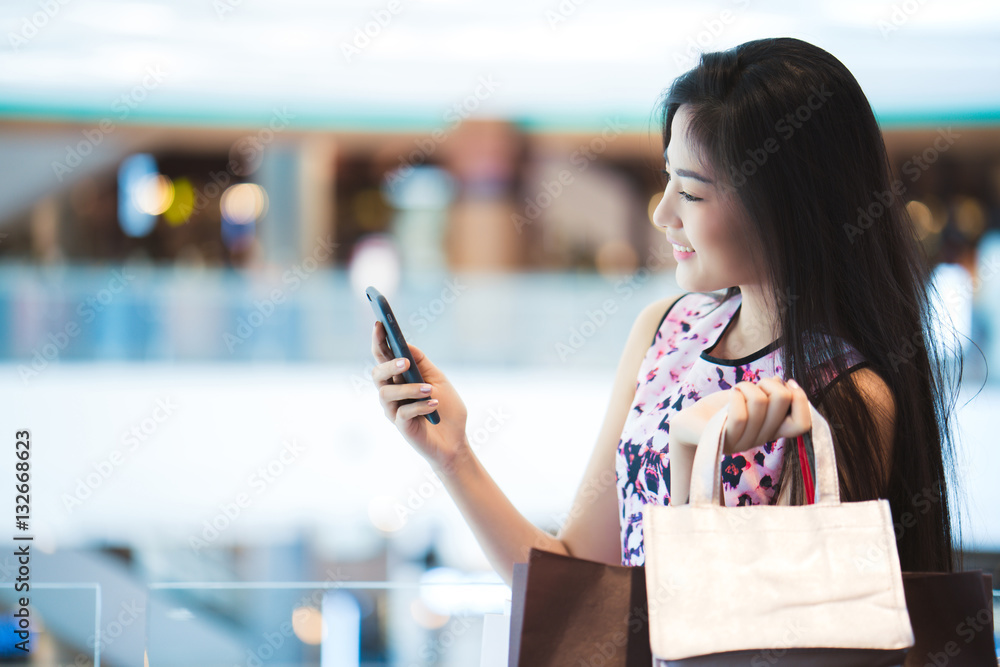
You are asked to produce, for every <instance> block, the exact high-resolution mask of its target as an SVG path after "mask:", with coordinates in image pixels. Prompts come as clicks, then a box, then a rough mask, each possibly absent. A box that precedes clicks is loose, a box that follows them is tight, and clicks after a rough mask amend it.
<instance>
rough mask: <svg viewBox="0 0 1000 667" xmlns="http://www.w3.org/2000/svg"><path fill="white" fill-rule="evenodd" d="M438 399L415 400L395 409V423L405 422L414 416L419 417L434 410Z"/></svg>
mask: <svg viewBox="0 0 1000 667" xmlns="http://www.w3.org/2000/svg"><path fill="white" fill-rule="evenodd" d="M437 407H438V401H437V399H434V398H432V399H431V400H429V401H416V402H413V403H407V404H406V405H403V406H401V407H400V408H399V410H397V411H396V423H397V424H400V422H406V421H409V420H410V419H413V418H414V417H421V416H423V415H428V414H430V413H432V412H434V411H435V410H437Z"/></svg>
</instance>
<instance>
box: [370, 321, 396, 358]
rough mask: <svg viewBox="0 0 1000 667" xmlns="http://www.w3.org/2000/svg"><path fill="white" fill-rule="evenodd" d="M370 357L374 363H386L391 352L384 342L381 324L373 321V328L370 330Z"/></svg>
mask: <svg viewBox="0 0 1000 667" xmlns="http://www.w3.org/2000/svg"><path fill="white" fill-rule="evenodd" d="M372 355H374V357H375V359H376V361H388V360H389V359H392V351H390V350H389V344H388V342H387V341H386V335H385V327H384V326H382V322H380V321H379V320H375V328H374V329H372Z"/></svg>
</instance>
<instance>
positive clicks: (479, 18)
mask: <svg viewBox="0 0 1000 667" xmlns="http://www.w3.org/2000/svg"><path fill="white" fill-rule="evenodd" d="M46 6H47V7H48V10H45V9H44V8H45V7H46ZM390 7H394V8H397V13H396V14H392V13H391V11H390ZM560 8H562V13H560ZM376 12H382V13H383V16H389V17H390V19H389V21H388V22H387V24H386V25H385V26H384V27H382V26H379V27H378V34H376V35H375V36H374V37H373V38H372V39H371V42H370V44H369V45H368V46H366V47H365V48H363V49H360V52H359V53H357V54H355V55H354V56H353V57H352V58H350V60H349V59H348V58H347V57H346V56H345V52H344V46H345V45H351V44H352V41H353V40H354V38H355V34H356V32H355V31H356V29H364V27H365V24H366V23H370V25H371V26H375V25H376V24H375V23H374V18H373V16H374V15H375V13H376ZM907 12H909V13H907ZM894 16H895V21H896V23H898V25H895V24H894V23H893V20H894ZM553 17H557V18H555V19H554V18H553ZM885 26H892V28H894V29H892V30H886V29H885ZM773 36H794V37H799V38H801V39H805V40H807V41H810V42H813V43H815V44H817V45H819V46H822V47H823V48H825V49H827V50H829V51H830V52H831V53H833V54H834V55H836V56H837V57H838V58H840V59H841V60H842V61H843V62H844V63H845V64H846V65H847V66H848V67H849V68H850V69H851V71H852V72H854V73H855V75H856V76H857V78H858V80H859V81H860V83H861V85H862V87H863V88H864V89H865V91H866V92H867V94H868V95H869V99H870V100H871V101H872V104H873V106H874V107H875V109H876V112H877V113H878V114H879V116H880V120H882V122H883V123H884V124H890V125H899V124H906V123H908V122H917V123H920V124H924V125H927V124H935V123H939V122H946V121H948V120H951V119H955V118H965V119H977V118H978V119H980V120H985V121H987V122H991V123H993V124H996V123H998V122H1000V3H997V2H995V1H992V2H982V1H981V2H975V1H972V0H954V1H952V2H931V1H930V0H897V2H867V1H865V2H862V1H860V0H836V1H834V0H823V1H820V2H790V1H783V0H781V1H776V2H755V1H753V0H725V1H714V2H699V3H697V4H696V3H693V2H692V3H679V2H673V1H669V2H667V1H663V0H660V1H654V0H633V1H632V2H629V3H620V2H619V3H615V2H610V1H608V0H543V1H542V2H530V1H528V0H505V1H504V2H460V1H458V0H393V1H392V2H390V0H373V1H371V2H343V1H340V2H330V1H321V0H282V1H281V2H278V1H277V0H173V1H171V0H148V1H144V2H132V1H129V0H5V1H4V2H3V3H2V4H0V118H5V117H6V118H44V117H58V118H69V119H77V120H80V119H86V120H95V121H96V120H99V119H102V118H108V119H110V120H112V121H114V122H122V123H131V122H150V121H154V122H159V121H166V122H171V123H193V124H209V125H212V124H224V125H231V124H242V123H263V122H267V120H268V119H269V118H271V117H272V116H273V114H274V109H275V108H278V109H285V110H286V111H287V113H288V114H290V115H291V116H294V118H292V119H291V122H292V125H293V126H295V127H316V128H332V127H352V126H353V127H360V126H368V127H375V128H379V127H381V128H402V127H412V128H420V127H437V126H447V125H448V124H449V122H450V120H449V119H451V118H453V117H451V116H447V115H446V114H447V112H448V110H449V109H450V108H451V107H452V106H453V105H455V104H456V103H458V102H461V101H462V100H463V99H465V98H467V97H468V96H470V95H474V94H475V92H476V88H477V86H479V85H480V82H481V81H482V80H492V81H494V82H495V84H496V85H495V89H494V90H493V91H492V92H490V93H488V94H485V95H483V97H484V99H482V100H480V101H477V105H478V108H477V109H476V110H475V115H477V116H502V117H507V118H513V119H516V120H521V121H523V122H525V123H529V124H535V125H541V126H555V127H579V128H599V127H601V126H602V125H603V123H604V122H605V121H606V119H607V118H608V117H610V116H615V115H617V116H620V117H621V118H622V119H624V120H626V121H627V122H631V123H638V124H641V125H642V126H643V127H647V126H648V124H649V123H650V121H651V113H652V110H653V107H654V105H655V102H656V99H657V97H658V95H659V94H660V92H661V91H662V90H663V89H664V88H665V87H666V86H668V85H669V83H670V82H671V80H672V79H673V78H674V77H676V76H677V75H678V74H680V73H681V72H682V71H683V70H684V69H687V68H688V67H690V66H692V65H693V64H694V63H695V60H694V58H692V57H689V56H690V54H692V53H694V51H692V50H691V45H692V44H693V43H697V42H700V44H701V45H702V46H701V47H699V48H701V49H703V50H709V51H711V50H720V49H725V48H728V47H730V46H734V45H736V44H739V43H741V42H744V41H747V40H750V39H756V38H760V37H773ZM150 68H152V70H155V71H159V72H161V73H162V74H161V79H162V80H161V82H159V83H157V84H156V85H155V86H151V87H150V88H149V89H148V91H147V90H143V89H141V88H140V89H139V90H138V95H142V96H144V97H145V99H144V100H142V101H141V102H139V103H137V104H136V106H135V107H134V108H127V107H124V106H121V101H120V100H119V98H120V96H122V95H127V94H129V93H130V91H133V90H134V89H135V88H136V86H141V82H142V80H143V78H144V76H146V74H147V72H149V71H151V70H150ZM147 81H148V82H150V83H153V81H152V79H147ZM483 92H485V89H482V88H481V89H480V93H483ZM116 100H119V101H118V102H117V103H116ZM126 108H127V113H126V111H125V110H126Z"/></svg>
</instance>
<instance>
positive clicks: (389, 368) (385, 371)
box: [372, 357, 409, 387]
mask: <svg viewBox="0 0 1000 667" xmlns="http://www.w3.org/2000/svg"><path fill="white" fill-rule="evenodd" d="M399 362H402V366H399V365H398V363H399ZM408 366H409V360H408V359H407V358H406V357H400V358H399V359H390V360H389V361H384V362H382V363H381V364H375V367H374V368H372V381H373V382H374V383H375V386H376V387H380V386H382V385H384V384H403V383H404V382H405V380H403V378H402V373H404V372H406V369H407V368H408Z"/></svg>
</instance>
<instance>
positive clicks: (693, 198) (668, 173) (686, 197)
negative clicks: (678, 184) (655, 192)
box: [660, 169, 701, 201]
mask: <svg viewBox="0 0 1000 667" xmlns="http://www.w3.org/2000/svg"><path fill="white" fill-rule="evenodd" d="M660 173H661V174H663V175H664V176H666V177H667V178H666V181H667V183H669V182H670V172H669V171H667V170H666V169H661V170H660ZM680 195H681V197H684V199H685V200H687V201H701V197H694V196H692V195H689V194H688V193H686V192H684V191H683V190H681V192H680Z"/></svg>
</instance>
